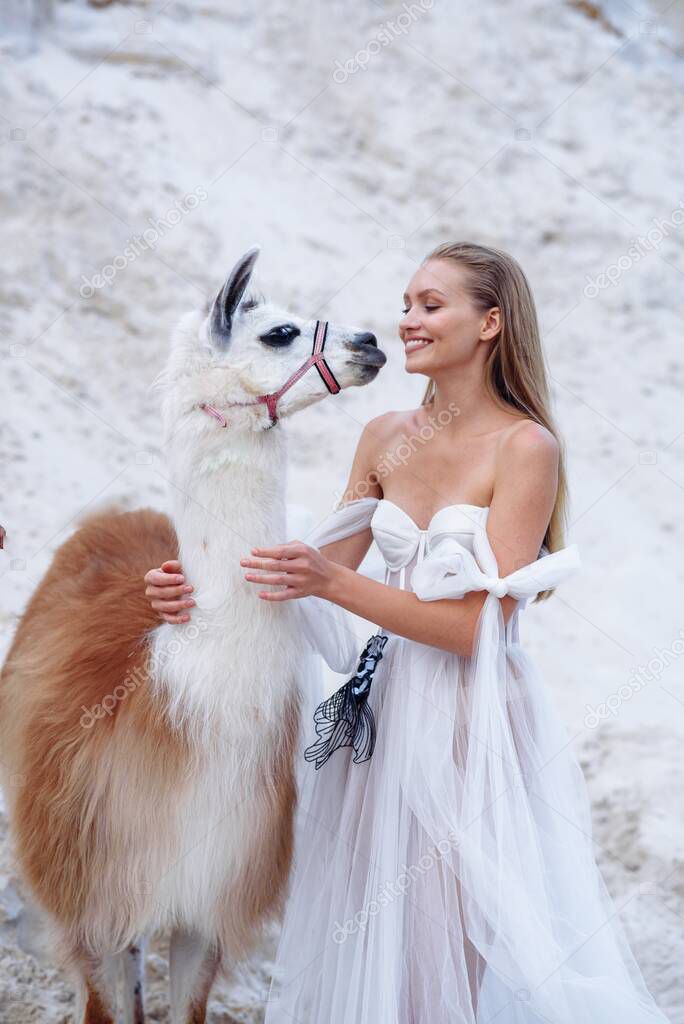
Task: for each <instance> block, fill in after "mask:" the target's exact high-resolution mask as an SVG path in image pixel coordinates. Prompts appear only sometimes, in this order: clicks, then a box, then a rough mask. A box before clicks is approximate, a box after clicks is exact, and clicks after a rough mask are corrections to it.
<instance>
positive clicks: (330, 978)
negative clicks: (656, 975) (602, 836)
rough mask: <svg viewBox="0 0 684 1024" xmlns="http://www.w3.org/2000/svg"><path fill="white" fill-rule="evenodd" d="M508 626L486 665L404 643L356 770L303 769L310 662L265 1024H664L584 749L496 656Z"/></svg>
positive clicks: (491, 609)
mask: <svg viewBox="0 0 684 1024" xmlns="http://www.w3.org/2000/svg"><path fill="white" fill-rule="evenodd" d="M500 614H501V613H500V608H499V603H498V601H496V599H494V598H488V599H487V601H486V602H485V605H484V607H483V611H482V613H481V616H480V629H479V637H480V639H479V641H478V649H477V651H476V653H475V655H474V656H473V657H472V658H461V657H459V656H458V655H455V654H451V653H448V652H446V651H442V650H440V649H438V648H436V647H432V646H426V645H422V644H419V643H416V642H414V641H409V640H406V639H404V638H403V637H398V636H395V635H393V634H390V635H389V641H388V643H387V645H386V647H385V651H384V657H383V660H382V661H381V662H380V664H379V666H378V668H377V671H376V674H375V678H374V680H373V684H372V690H371V694H370V697H369V701H370V705H371V707H372V710H373V712H374V715H375V719H376V724H377V741H376V746H375V750H374V752H373V755H372V757H371V758H370V759H369V760H368V761H365V762H363V763H361V764H354V763H353V761H352V754H353V751H352V750H351V748H348V747H345V748H342V749H340V750H338V751H336V752H335V753H334V755H333V756H332V757H331V758H330V760H328V761H327V762H326V763H325V764H324V765H323V766H322V767H321V768H320V769H319V770H316V769H315V767H314V765H313V764H312V763H310V762H306V761H305V760H304V758H303V750H304V748H305V747H306V746H308V745H309V744H311V743H312V742H313V741H314V740H315V739H316V733H315V729H314V725H313V720H312V710H313V706H314V704H315V700H314V699H313V698H314V697H315V698H319V697H320V696H321V694H320V688H319V687H320V678H319V676H318V675H317V673H318V666H317V665H316V662H315V659H314V658H309V659H308V660H305V661H304V663H303V664H304V665H305V666H306V668H305V672H306V679H305V680H304V683H305V686H304V690H305V692H307V686H308V694H309V699H308V703H306V704H305V707H304V717H303V728H302V735H301V746H300V751H299V761H298V772H299V787H300V793H299V804H298V810H297V819H296V840H295V860H294V866H293V872H292V876H291V882H290V889H289V899H288V903H287V907H286V912H285V918H284V922H283V929H282V934H281V938H280V943H279V948H278V954H277V959H276V964H275V973H274V979H273V984H272V987H271V991H270V994H269V1000H268V1003H267V1009H266V1018H265V1021H266V1024H286V1022H287V1024H292V1022H293V1021H296V1022H300V1024H352V1022H353V1024H490V1022H496V1024H540V1022H547V1024H550V1022H553V1024H644V1022H646V1021H649V1022H654V1024H655V1022H658V1024H666V1021H667V1018H666V1017H665V1016H664V1015H663V1014H662V1013H661V1012H660V1011H659V1010H658V1009H657V1007H656V1005H655V1002H654V1000H653V998H652V996H651V995H650V993H649V992H648V990H647V988H646V986H645V983H644V980H643V978H642V976H641V973H640V970H639V967H638V965H637V963H636V961H635V959H634V957H633V955H632V952H631V950H630V947H629V945H628V943H627V940H626V937H625V935H624V932H623V928H622V924H621V922H620V920H619V912H620V907H619V906H617V905H616V904H614V903H613V902H612V900H611V898H610V896H609V894H608V892H607V890H606V887H605V885H604V882H603V879H602V877H601V875H600V874H599V872H598V869H597V867H596V863H595V860H594V853H593V846H592V839H591V818H590V806H589V799H588V794H587V790H586V784H585V781H584V777H583V775H582V772H581V769H580V767H579V765H578V763H577V761H576V760H575V757H574V754H573V752H572V747H571V743H570V737H569V735H568V734H567V731H566V729H565V727H564V726H563V724H562V722H561V720H560V718H559V717H558V715H557V714H556V712H555V710H554V709H553V707H552V706H551V705H550V703H549V701H548V698H547V696H546V693H545V689H544V687H543V685H542V684H541V683H540V681H539V680H538V678H537V676H536V674H535V669H534V667H533V665H532V664H531V662H530V660H529V658H528V657H527V656H526V655H525V653H524V651H523V650H522V648H521V647H520V646H519V644H518V643H517V636H516V635H515V632H513V633H512V634H511V631H510V629H509V630H506V635H507V639H508V643H507V644H506V645H502V644H500V643H499V644H494V643H492V642H491V640H490V639H489V638H491V637H493V636H501V635H502V634H503V632H504V631H503V623H502V620H501V619H500V618H498V617H499V616H500ZM488 617H493V618H490V619H489V621H487V619H488ZM509 625H510V624H509ZM485 627H488V628H485Z"/></svg>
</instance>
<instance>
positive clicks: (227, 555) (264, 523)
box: [170, 424, 288, 611]
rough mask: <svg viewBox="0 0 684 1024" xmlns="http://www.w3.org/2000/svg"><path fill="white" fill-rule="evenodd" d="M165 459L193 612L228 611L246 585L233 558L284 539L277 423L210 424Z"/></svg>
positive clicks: (282, 453) (281, 438)
mask: <svg viewBox="0 0 684 1024" xmlns="http://www.w3.org/2000/svg"><path fill="white" fill-rule="evenodd" d="M210 428H211V429H210V430H209V431H208V432H207V431H203V432H202V435H201V437H200V438H199V439H198V443H197V444H195V445H187V447H186V448H185V450H181V451H179V450H174V452H173V455H172V457H171V460H170V467H171V483H172V488H171V490H172V506H173V521H174V525H175V528H176V532H177V535H178V541H179V558H180V561H181V564H182V566H183V572H184V574H185V576H186V579H187V581H188V582H189V583H192V585H193V586H194V588H195V592H194V594H193V597H194V598H195V601H196V603H197V607H198V609H202V608H204V609H206V610H207V611H209V610H215V611H218V610H219V609H221V608H226V609H228V608H229V607H230V604H231V600H234V597H235V592H236V589H235V588H236V586H238V585H239V586H243V587H244V586H246V585H249V584H245V582H244V572H245V570H244V569H243V568H242V567H241V566H240V558H244V557H249V554H250V549H251V548H253V547H259V546H266V545H269V546H270V545H272V544H274V543H278V542H284V541H286V540H287V539H288V538H287V537H286V536H285V531H286V520H285V488H286V477H287V461H286V444H285V434H284V431H283V429H282V428H279V427H276V428H274V429H272V430H262V431H240V432H237V431H233V432H231V428H230V427H229V428H228V429H222V428H221V427H216V428H214V427H213V424H211V425H210Z"/></svg>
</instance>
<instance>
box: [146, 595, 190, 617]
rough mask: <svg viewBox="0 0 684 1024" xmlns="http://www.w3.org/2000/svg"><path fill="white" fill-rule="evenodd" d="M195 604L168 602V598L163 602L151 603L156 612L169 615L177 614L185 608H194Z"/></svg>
mask: <svg viewBox="0 0 684 1024" xmlns="http://www.w3.org/2000/svg"><path fill="white" fill-rule="evenodd" d="M194 603H195V602H194V601H167V600H166V598H163V599H162V600H161V601H159V600H157V601H150V604H151V605H152V607H153V608H154V610H155V612H168V613H169V614H175V613H176V612H180V611H183V610H184V609H185V608H192V607H193V605H194Z"/></svg>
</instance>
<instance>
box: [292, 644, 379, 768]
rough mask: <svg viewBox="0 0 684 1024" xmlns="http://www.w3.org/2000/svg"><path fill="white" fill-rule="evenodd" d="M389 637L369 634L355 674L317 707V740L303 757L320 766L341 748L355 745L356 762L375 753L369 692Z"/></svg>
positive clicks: (365, 759)
mask: <svg viewBox="0 0 684 1024" xmlns="http://www.w3.org/2000/svg"><path fill="white" fill-rule="evenodd" d="M387 640H388V637H387V636H386V635H385V634H384V633H375V634H374V635H373V636H372V637H370V639H369V640H368V641H367V642H366V646H365V647H364V649H363V650H362V651H361V655H360V657H359V664H358V667H357V669H356V672H355V674H354V675H353V676H352V677H351V679H349V680H347V682H346V683H345V684H344V686H341V687H340V688H339V690H336V691H335V693H333V695H332V697H328V699H327V700H324V701H323V702H322V703H321V704H319V705H318V707H317V708H316V710H315V712H314V722H315V723H316V733H317V734H318V739H317V740H316V742H315V743H312V744H311V746H310V747H307V748H306V750H305V751H304V757H305V758H306V760H307V761H315V762H316V768H317V769H318V768H321V767H322V765H324V764H325V762H326V761H327V760H328V758H329V757H330V756H331V754H334V753H335V751H336V750H338V749H339V748H340V747H353V748H354V757H353V758H352V760H353V761H354V764H361V762H362V761H367V760H368V759H369V758H370V756H371V754H372V753H373V748H374V747H375V718H374V716H373V711H372V709H371V708H370V706H369V705H368V694H369V693H370V688H371V682H372V680H373V674H374V672H375V669H376V667H377V664H378V662H379V661H380V660H381V659H382V650H383V648H384V646H385V644H386V643H387Z"/></svg>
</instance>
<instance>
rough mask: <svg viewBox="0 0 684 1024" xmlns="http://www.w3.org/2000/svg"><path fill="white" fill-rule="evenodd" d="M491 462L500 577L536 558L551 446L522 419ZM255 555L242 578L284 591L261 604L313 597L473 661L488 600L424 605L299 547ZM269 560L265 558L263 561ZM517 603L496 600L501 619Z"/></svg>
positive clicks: (552, 461) (554, 462) (545, 514)
mask: <svg viewBox="0 0 684 1024" xmlns="http://www.w3.org/2000/svg"><path fill="white" fill-rule="evenodd" d="M496 461H497V465H496V480H495V487H494V495H493V498H492V502H491V505H490V511H489V516H488V520H487V535H488V537H489V541H490V544H491V547H492V550H493V552H494V555H495V556H496V560H497V564H498V566H499V573H500V575H501V576H507V575H508V574H509V573H511V572H513V571H514V570H515V569H517V568H520V567H521V566H522V565H529V564H530V562H533V561H534V560H535V559H536V558H537V556H538V554H539V549H540V547H541V544H542V541H543V539H544V534H545V532H546V528H547V526H548V523H549V519H550V518H551V513H552V511H553V505H554V501H555V496H556V489H557V472H558V444H557V442H556V440H555V438H554V437H553V436H552V435H551V434H550V433H549V431H547V430H546V429H545V428H544V427H540V426H538V425H537V424H533V423H529V422H527V421H526V422H525V423H524V424H521V425H519V426H516V427H515V428H514V430H513V431H511V432H509V433H508V435H507V437H506V438H505V439H504V440H502V442H501V443H500V446H499V451H498V453H497V460H496ZM293 549H294V550H293ZM255 552H256V554H257V555H259V556H260V557H257V558H252V559H243V560H242V562H241V564H242V565H247V566H249V567H253V568H257V569H264V570H267V571H266V573H265V574H260V575H256V574H248V575H247V576H246V578H247V579H250V580H251V581H252V582H255V583H262V584H263V583H269V584H285V585H286V586H287V588H288V589H287V590H286V591H270V592H263V593H261V594H260V595H259V596H260V597H262V598H263V599H264V600H271V601H278V600H289V599H290V598H292V597H303V596H306V594H311V593H314V594H316V595H317V596H319V597H324V598H326V599H327V600H329V601H332V602H334V603H335V604H339V605H340V606H341V607H343V608H346V609H347V610H348V611H350V612H353V613H354V614H356V615H360V616H361V617H362V618H365V619H368V620H370V621H371V622H376V623H378V624H379V625H380V626H382V627H384V628H385V629H388V630H390V631H391V632H393V633H397V634H398V635H400V636H404V637H407V638H408V639H409V640H416V641H418V642H419V643H424V644H429V645H431V646H434V647H441V648H443V649H444V650H447V651H451V652H454V653H457V654H461V655H464V656H467V657H470V656H471V655H472V652H473V645H474V640H475V635H476V631H477V621H478V618H479V615H480V612H481V610H482V606H483V604H484V602H485V599H486V597H487V594H486V593H484V592H483V591H479V592H476V593H470V594H466V595H465V597H464V598H463V599H462V600H458V601H457V600H454V599H452V598H445V599H443V600H440V601H429V602H425V601H421V600H420V599H419V598H418V597H416V595H415V594H413V593H412V592H411V591H405V590H399V589H397V588H396V587H390V586H386V585H385V584H382V583H377V582H376V581H375V580H370V579H368V578H366V577H365V576H362V575H360V574H359V573H357V572H354V571H353V570H352V569H350V568H348V567H347V566H345V565H341V564H339V563H338V564H335V563H332V562H330V561H329V560H328V559H327V558H325V557H324V556H323V554H322V552H318V551H315V549H311V548H307V547H306V545H301V544H299V543H298V542H297V543H295V544H294V545H285V546H283V547H281V548H273V549H263V550H262V549H255ZM269 555H270V556H272V557H265V556H269ZM288 561H289V563H290V564H289V566H288ZM273 570H275V571H273ZM516 603H517V602H516V600H515V598H512V597H504V598H502V600H501V608H502V612H503V616H504V621H506V622H507V621H508V619H509V618H510V616H511V615H512V614H513V610H514V608H515V605H516Z"/></svg>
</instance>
